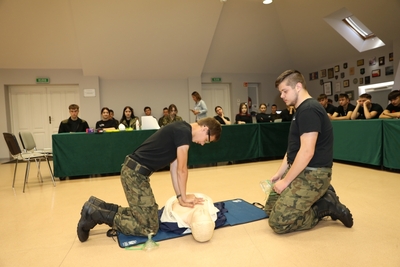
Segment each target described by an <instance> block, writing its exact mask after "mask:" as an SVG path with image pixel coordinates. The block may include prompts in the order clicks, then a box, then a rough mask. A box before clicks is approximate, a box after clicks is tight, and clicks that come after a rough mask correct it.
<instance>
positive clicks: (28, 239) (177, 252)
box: [0, 161, 400, 267]
mask: <svg viewBox="0 0 400 267" xmlns="http://www.w3.org/2000/svg"><path fill="white" fill-rule="evenodd" d="M279 164H280V161H265V162H257V163H246V164H236V165H235V164H234V165H227V166H217V167H209V168H196V169H190V170H189V182H188V189H189V191H191V192H201V193H205V194H207V195H209V196H210V197H211V198H212V199H213V200H214V201H215V202H216V201H223V200H228V199H234V198H242V199H244V200H246V201H248V202H260V203H263V202H264V200H265V196H264V193H263V192H262V191H261V188H260V186H259V181H261V180H264V179H268V178H269V177H271V175H273V174H274V173H275V171H276V170H277V168H278V165H279ZM24 167H25V165H24V164H21V165H20V166H19V170H18V173H17V182H16V186H15V189H12V187H11V183H12V175H13V171H14V165H13V164H1V165H0V174H1V179H0V196H1V202H0V203H1V204H0V212H1V222H2V223H1V230H0V236H1V237H0V240H1V241H0V242H1V252H0V266H3V267H5V266H63V267H66V266H173V267H177V266H252V267H253V266H318V267H319V266H324V267H327V266H334V267H338V266H341V267H342V266H385V267H387V266H400V231H399V227H400V214H399V210H400V208H399V205H400V194H399V191H400V174H398V173H392V172H386V171H381V170H374V169H369V168H362V167H356V166H351V165H346V164H340V163H335V164H334V167H333V180H332V184H333V186H334V187H335V189H336V192H337V194H338V195H339V196H340V200H341V201H342V202H343V203H344V204H345V205H347V207H349V209H350V210H351V212H352V214H353V217H354V226H353V228H351V229H349V228H346V227H344V226H343V225H342V224H341V223H340V222H338V221H336V222H335V221H331V220H323V221H321V222H320V223H319V224H318V225H317V226H316V227H315V228H314V229H312V230H308V231H302V232H296V233H291V234H285V235H277V234H275V233H274V232H273V231H272V230H271V229H270V228H269V226H268V222H267V220H261V221H257V222H253V223H248V224H243V225H238V226H234V227H225V228H221V229H218V230H216V231H215V232H214V236H213V238H212V240H211V241H209V242H207V243H198V242H196V241H195V240H194V239H193V238H192V236H191V235H188V236H184V237H181V238H177V239H172V240H166V241H162V242H159V245H160V246H159V248H158V249H155V250H152V251H142V250H125V249H121V248H120V247H119V246H118V243H117V242H116V241H114V240H113V239H112V238H109V237H106V235H105V233H106V231H107V230H108V227H107V226H104V225H99V226H97V227H95V228H94V229H93V230H92V231H91V232H90V233H91V235H90V237H89V240H88V241H87V242H85V243H81V242H80V241H79V240H78V238H77V236H76V225H77V222H78V220H79V218H80V210H81V207H82V205H83V203H84V202H85V201H86V200H87V199H88V198H89V197H90V196H91V195H95V196H97V197H99V198H101V199H104V200H106V201H109V202H113V203H117V204H121V205H126V203H127V202H126V200H125V196H124V193H123V190H122V187H121V184H120V180H119V177H118V176H109V177H96V178H87V179H76V180H66V181H61V182H60V181H58V179H57V182H56V183H57V186H56V187H53V185H52V183H51V180H50V177H49V171H48V168H46V165H43V166H42V168H43V170H42V173H43V176H44V183H43V184H41V183H39V182H38V179H37V178H36V175H35V168H32V170H31V174H30V179H29V184H28V185H27V189H26V192H25V193H22V185H23V183H22V180H23V175H24ZM151 184H152V187H153V190H154V193H155V196H156V199H157V202H158V204H159V205H160V207H161V206H163V205H164V203H165V201H166V200H167V199H168V198H169V197H170V196H172V195H174V191H173V189H172V186H171V179H170V176H169V172H165V171H164V172H157V173H155V174H154V175H153V176H152V177H151Z"/></svg>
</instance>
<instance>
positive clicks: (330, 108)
mask: <svg viewBox="0 0 400 267" xmlns="http://www.w3.org/2000/svg"><path fill="white" fill-rule="evenodd" d="M325 111H326V113H329V114H331V115H333V113H335V112H336V107H335V106H334V105H331V104H329V103H328V105H327V106H326V108H325Z"/></svg>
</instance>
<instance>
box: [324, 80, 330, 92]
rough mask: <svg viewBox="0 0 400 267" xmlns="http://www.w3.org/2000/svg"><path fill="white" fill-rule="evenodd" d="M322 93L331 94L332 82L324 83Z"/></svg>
mask: <svg viewBox="0 0 400 267" xmlns="http://www.w3.org/2000/svg"><path fill="white" fill-rule="evenodd" d="M324 94H326V95H332V82H325V83H324Z"/></svg>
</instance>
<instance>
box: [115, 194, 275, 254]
mask: <svg viewBox="0 0 400 267" xmlns="http://www.w3.org/2000/svg"><path fill="white" fill-rule="evenodd" d="M219 203H223V204H224V205H225V213H224V215H225V217H226V222H225V224H224V225H223V226H222V227H224V226H228V225H229V226H234V225H238V224H243V223H248V222H253V221H258V220H261V219H265V218H267V217H268V216H267V214H266V213H265V211H264V210H262V209H260V208H258V207H256V206H254V205H252V204H250V203H249V202H247V201H245V200H243V199H240V198H238V199H232V200H226V201H222V202H216V203H214V204H215V205H218V204H219ZM184 235H187V234H176V233H174V232H167V231H164V230H161V229H160V230H159V231H158V232H157V234H156V235H155V236H153V237H152V239H153V240H154V241H156V242H157V241H162V240H166V239H170V238H176V237H181V236H184ZM117 238H118V244H119V246H120V247H121V248H125V247H130V246H135V245H138V244H142V243H145V242H146V241H147V237H144V236H133V235H124V234H122V233H120V232H118V233H117Z"/></svg>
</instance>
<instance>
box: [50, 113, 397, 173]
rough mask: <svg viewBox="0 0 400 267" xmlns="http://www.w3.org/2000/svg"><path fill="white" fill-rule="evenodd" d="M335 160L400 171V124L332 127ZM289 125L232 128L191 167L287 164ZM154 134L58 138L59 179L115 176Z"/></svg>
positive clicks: (195, 152)
mask: <svg viewBox="0 0 400 267" xmlns="http://www.w3.org/2000/svg"><path fill="white" fill-rule="evenodd" d="M332 125H333V133H334V147H333V158H334V159H335V160H344V161H349V162H356V163H363V164H370V165H375V166H382V165H383V166H385V167H387V168H393V169H400V160H398V157H397V155H398V151H399V148H400V139H399V137H398V136H399V134H400V120H379V119H378V120H356V121H332ZM289 127H290V123H289V122H282V123H262V124H245V125H228V126H223V127H222V135H221V139H220V141H219V142H216V143H211V144H206V145H204V146H203V147H202V146H200V145H198V144H192V145H191V146H190V149H189V162H188V165H199V164H209V163H216V162H225V161H238V160H249V159H258V158H283V156H284V155H285V152H286V148H287V137H288V132H289ZM154 132H155V130H140V131H132V132H113V133H103V134H86V133H71V134H54V135H53V155H54V157H53V161H54V174H55V176H57V177H65V176H77V175H92V174H104V173H116V172H119V171H120V169H121V164H122V162H123V161H124V159H125V156H126V155H128V154H131V153H132V152H133V151H134V150H135V149H136V148H137V147H138V146H139V145H140V144H141V143H142V142H143V141H144V140H145V139H146V138H147V137H149V136H150V135H151V134H153V133H154Z"/></svg>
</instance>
